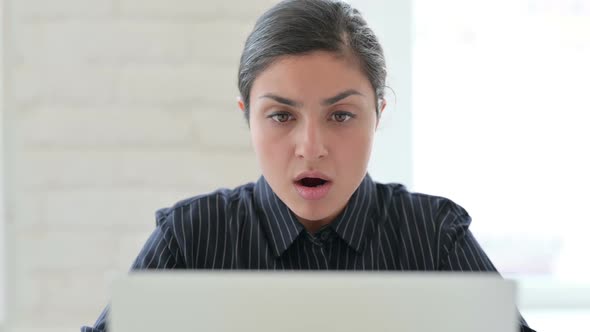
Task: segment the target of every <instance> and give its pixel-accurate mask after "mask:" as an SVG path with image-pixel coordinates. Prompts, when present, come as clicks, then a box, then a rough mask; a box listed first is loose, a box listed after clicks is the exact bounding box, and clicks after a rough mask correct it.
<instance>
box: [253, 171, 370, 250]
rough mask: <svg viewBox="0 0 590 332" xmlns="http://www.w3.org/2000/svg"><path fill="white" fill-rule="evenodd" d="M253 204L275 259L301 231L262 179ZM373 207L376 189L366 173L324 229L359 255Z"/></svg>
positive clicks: (295, 219) (293, 215)
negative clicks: (327, 228) (342, 207)
mask: <svg viewBox="0 0 590 332" xmlns="http://www.w3.org/2000/svg"><path fill="white" fill-rule="evenodd" d="M254 201H255V203H256V207H257V208H258V212H259V213H258V215H259V216H260V221H261V226H262V228H263V230H264V232H265V233H266V236H267V238H268V239H269V245H270V247H271V249H272V251H273V253H274V255H275V257H279V256H281V255H282V254H283V253H284V252H285V250H287V248H289V247H290V246H291V244H293V242H294V241H295V239H296V238H297V237H298V236H299V234H301V232H302V231H304V229H305V228H304V227H303V225H302V224H301V223H300V222H299V221H298V220H297V217H296V216H295V214H294V213H293V211H291V209H289V207H287V205H286V204H285V203H284V202H283V201H281V199H280V198H279V197H278V196H277V195H276V194H275V193H274V191H273V190H272V189H271V187H270V185H269V184H268V182H267V181H266V179H265V178H264V176H261V177H260V178H259V179H258V181H257V182H256V184H255V185H254ZM375 207H376V186H375V183H374V182H373V180H372V179H371V177H370V176H369V174H366V175H365V177H364V178H363V180H362V181H361V184H360V185H359V187H358V188H357V190H355V192H354V193H353V194H352V196H351V197H350V199H349V201H348V203H347V204H346V207H345V208H344V211H342V213H340V215H338V217H336V219H334V221H332V223H331V224H330V225H329V226H328V227H329V228H331V229H332V230H334V231H335V233H336V234H338V236H339V237H340V238H341V239H342V240H344V241H345V242H346V243H347V244H348V245H349V246H350V247H351V248H353V249H354V250H356V251H357V252H362V250H363V249H364V244H365V242H366V241H365V239H366V238H367V237H368V236H369V232H368V229H367V227H368V226H369V225H370V224H371V223H372V222H373V215H374V213H373V212H374V211H375Z"/></svg>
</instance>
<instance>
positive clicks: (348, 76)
mask: <svg viewBox="0 0 590 332" xmlns="http://www.w3.org/2000/svg"><path fill="white" fill-rule="evenodd" d="M349 89H355V90H357V91H360V92H361V93H363V94H364V95H365V96H373V95H374V92H373V89H372V86H371V83H370V82H369V80H368V78H367V76H366V75H365V73H364V72H363V71H362V69H361V66H360V64H359V63H358V61H356V59H354V58H352V57H350V56H342V55H338V54H335V53H331V52H313V53H310V54H305V55H288V56H282V57H280V58H278V59H276V60H275V61H274V62H273V63H272V64H271V65H269V66H268V67H267V68H266V69H265V70H263V71H262V72H261V73H260V74H259V75H258V77H256V79H255V80H254V83H253V85H252V90H251V92H250V95H251V97H252V98H251V100H252V101H253V102H254V101H255V100H256V98H257V97H258V96H260V95H263V94H266V93H278V94H283V95H287V96H290V97H293V98H318V99H323V98H326V97H328V96H332V95H334V94H337V93H340V92H342V91H344V90H349Z"/></svg>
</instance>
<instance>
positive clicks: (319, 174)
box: [293, 171, 332, 182]
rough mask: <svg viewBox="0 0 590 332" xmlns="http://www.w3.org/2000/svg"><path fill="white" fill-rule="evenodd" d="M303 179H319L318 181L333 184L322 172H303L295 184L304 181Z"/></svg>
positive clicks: (296, 178)
mask: <svg viewBox="0 0 590 332" xmlns="http://www.w3.org/2000/svg"><path fill="white" fill-rule="evenodd" d="M303 178H318V179H322V180H324V181H328V182H332V179H331V178H330V177H329V176H327V175H326V174H324V173H322V172H320V171H305V172H301V173H299V175H297V177H295V180H293V181H295V182H297V181H299V180H301V179H303Z"/></svg>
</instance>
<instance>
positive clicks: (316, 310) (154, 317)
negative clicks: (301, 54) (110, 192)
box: [110, 270, 518, 332]
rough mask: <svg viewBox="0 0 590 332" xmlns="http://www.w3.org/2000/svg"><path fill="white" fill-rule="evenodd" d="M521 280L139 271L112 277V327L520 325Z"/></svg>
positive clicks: (489, 330)
mask: <svg viewBox="0 0 590 332" xmlns="http://www.w3.org/2000/svg"><path fill="white" fill-rule="evenodd" d="M515 291H516V285H515V283H514V282H513V281H509V280H504V279H501V278H500V277H498V276H497V275H492V274H476V273H470V274H466V273H446V274H445V273H433V272H430V273H412V272H404V273H399V272H371V273H365V272H245V271H242V272H232V271H227V272H221V271H217V272H213V271H206V272H205V271H198V270H192V271H183V272H178V271H172V270H168V271H165V270H164V271H150V272H134V273H132V274H130V275H127V276H125V277H122V278H120V279H118V280H115V281H114V282H113V284H112V301H111V312H110V329H111V331H113V332H139V331H142V332H162V331H167V332H168V331H203V332H213V331H215V332H230V331H231V332H235V331H240V332H271V331H272V332H276V331H286V332H295V331H297V332H302V331H306V332H307V331H310V332H311V331H321V332H353V331H354V332H358V331H371V332H382V331H383V332H385V331H396V332H399V331H403V332H432V331H438V332H474V331H478V332H499V331H502V332H515V331H517V326H518V325H517V311H516V305H515Z"/></svg>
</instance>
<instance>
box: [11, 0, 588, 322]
mask: <svg viewBox="0 0 590 332" xmlns="http://www.w3.org/2000/svg"><path fill="white" fill-rule="evenodd" d="M275 2H276V1H274V0H249V1H229V0H220V1H214V2H210V1H197V0H166V1H164V0H53V1H43V0H0V20H1V25H0V30H1V36H2V37H1V44H0V58H2V61H1V62H0V77H1V80H0V124H1V126H0V132H1V135H0V139H1V141H2V142H1V143H2V146H3V149H0V160H1V162H0V170H1V171H2V174H3V175H4V176H3V177H0V188H1V189H2V190H0V192H1V193H2V195H3V199H1V200H0V212H1V213H0V251H1V252H0V279H2V280H1V281H2V282H0V303H1V305H0V322H2V323H0V326H1V328H2V329H3V330H4V331H20V332H24V331H27V332H28V331H39V332H41V331H44V332H45V331H58V330H59V331H63V330H77V329H79V326H80V325H82V324H92V323H93V322H94V320H95V319H96V318H97V317H98V314H99V313H100V311H101V310H102V308H103V307H104V306H105V304H106V303H107V302H108V298H109V283H110V281H111V280H112V279H113V278H114V277H116V276H120V275H122V274H125V273H126V272H127V270H128V268H129V267H130V265H131V263H132V261H133V259H134V257H135V256H136V254H137V253H138V251H139V250H140V248H141V246H142V245H143V243H144V242H145V240H146V239H147V237H148V235H149V234H150V233H151V231H152V230H153V228H154V226H155V219H154V212H155V210H156V209H158V208H161V207H165V206H170V205H172V204H173V203H174V202H176V201H178V200H180V199H182V198H185V197H188V196H193V195H195V194H199V193H204V192H208V191H211V190H214V189H216V188H219V187H233V186H237V185H239V184H243V183H245V182H249V181H255V180H256V179H257V178H258V176H259V175H260V173H259V170H258V167H257V165H256V160H255V157H254V154H253V151H252V148H251V146H250V142H249V134H248V128H247V125H246V123H245V121H244V119H243V116H242V114H241V112H239V111H238V110H237V107H236V96H237V95H238V91H237V88H236V77H237V68H238V61H239V56H240V53H241V50H242V47H243V45H244V41H245V38H246V36H247V35H248V33H249V31H250V30H251V28H252V26H253V24H254V22H255V20H256V18H257V17H258V16H259V15H260V14H261V13H262V12H263V11H264V10H266V9H267V8H269V7H270V6H271V5H272V4H273V3H275ZM350 2H351V3H352V4H353V5H355V6H356V7H357V8H359V9H360V10H361V11H362V12H363V13H364V15H365V17H366V19H367V21H368V22H369V24H370V25H371V26H372V27H373V29H374V30H375V32H376V33H377V35H378V37H379V38H380V40H381V42H382V44H383V46H384V48H385V52H386V56H387V62H388V68H389V74H390V75H389V78H388V81H389V85H390V87H391V88H392V90H393V91H395V95H394V94H393V93H389V95H388V97H387V98H388V100H389V104H388V108H387V110H386V112H385V114H384V118H383V121H382V124H381V128H380V129H379V130H378V133H377V137H376V141H375V147H374V152H373V158H372V160H371V164H370V169H369V171H370V173H371V174H372V176H373V177H374V178H375V179H376V180H378V181H381V182H401V183H404V184H406V185H407V186H408V187H409V188H410V189H411V190H413V191H419V192H425V193H429V194H435V195H441V196H446V197H449V198H451V199H452V200H454V201H455V202H457V203H459V204H460V205H462V206H463V207H464V208H466V209H467V211H469V213H470V215H471V216H472V218H473V224H472V225H473V226H472V229H473V232H474V233H475V235H476V237H477V238H478V240H479V241H480V242H481V244H482V246H483V247H484V249H485V250H486V252H487V253H488V254H489V256H490V257H491V258H492V261H493V262H494V263H495V264H496V266H497V267H498V269H499V270H500V271H501V272H502V274H503V275H504V276H505V277H507V278H511V279H515V280H517V281H518V282H519V286H520V300H519V302H520V307H521V309H522V311H523V314H524V315H525V317H526V318H527V320H528V321H529V323H530V325H531V326H532V327H533V328H535V329H537V330H538V331H565V330H578V329H581V330H583V329H584V327H586V326H589V325H590V262H589V260H588V259H587V255H588V253H590V243H589V241H588V240H587V233H588V230H589V229H590V213H588V207H589V204H588V200H589V198H590V195H589V194H588V191H587V188H588V187H590V175H589V174H588V173H589V172H588V170H589V169H590V153H589V151H590V147H589V142H590V130H588V129H587V128H589V127H590V116H589V115H588V114H590V99H589V98H588V96H589V91H590V61H588V59H590V0H494V1H490V0H449V1H444V2H441V1H435V0H414V1H411V0H389V1H386V0H366V1H350Z"/></svg>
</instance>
